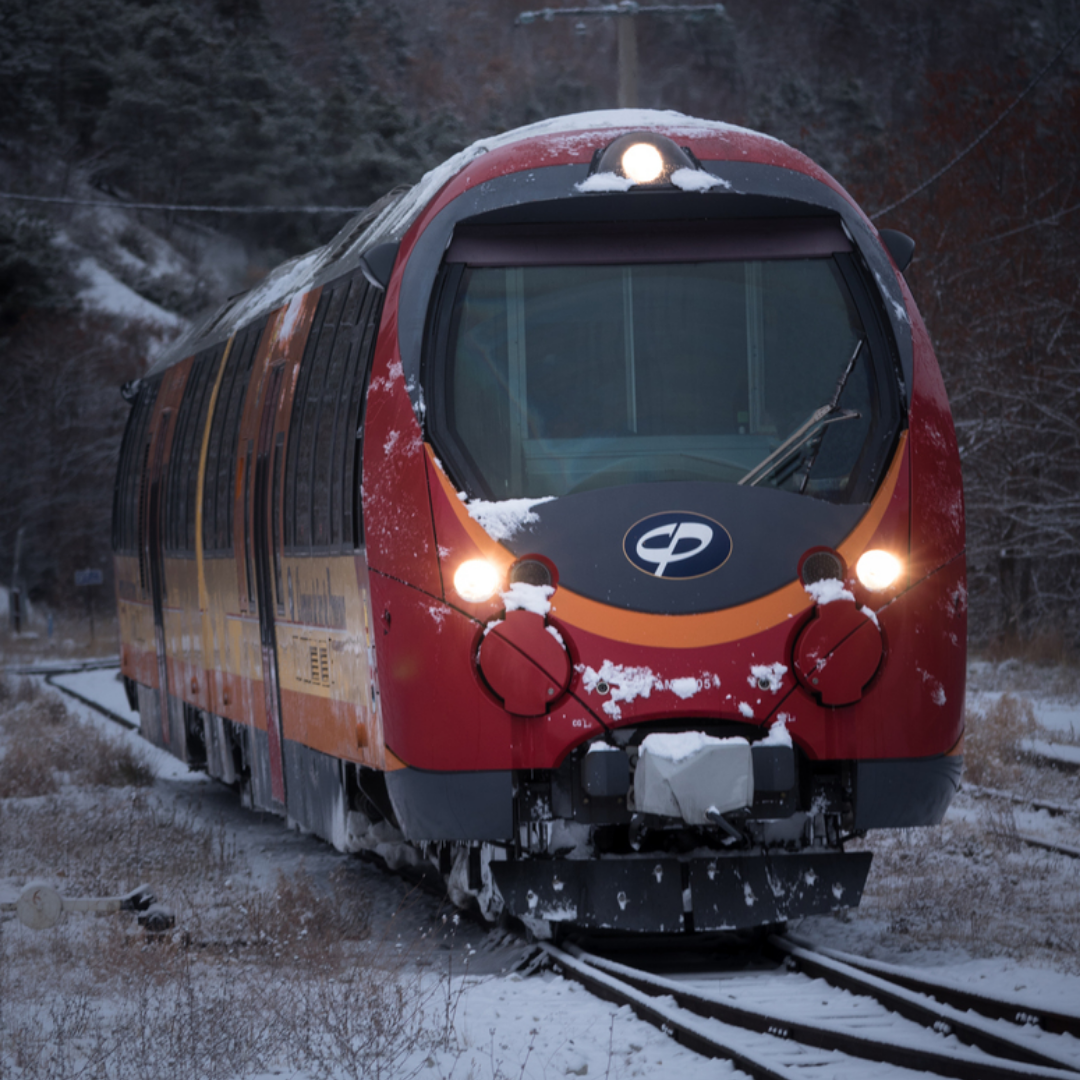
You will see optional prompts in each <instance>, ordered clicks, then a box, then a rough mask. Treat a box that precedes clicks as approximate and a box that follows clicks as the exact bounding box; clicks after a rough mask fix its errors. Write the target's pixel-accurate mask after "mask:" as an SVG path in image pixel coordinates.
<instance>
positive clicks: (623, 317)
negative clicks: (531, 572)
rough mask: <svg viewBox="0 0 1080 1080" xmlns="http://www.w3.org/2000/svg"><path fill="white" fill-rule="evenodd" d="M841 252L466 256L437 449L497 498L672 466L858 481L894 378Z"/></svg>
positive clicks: (761, 476)
mask: <svg viewBox="0 0 1080 1080" xmlns="http://www.w3.org/2000/svg"><path fill="white" fill-rule="evenodd" d="M844 258H847V259H849V260H850V256H847V255H828V256H825V257H814V258H780V259H724V260H722V261H713V262H698V261H695V262H669V263H659V262H657V263H644V264H636V265H635V264H629V265H574V264H569V265H546V266H528V265H525V266H469V265H464V266H461V267H460V268H458V270H457V274H456V277H457V281H456V286H454V285H453V284H452V285H451V288H450V289H447V290H444V295H446V294H447V293H450V295H451V299H450V300H449V301H447V303H449V304H451V305H452V307H450V309H449V312H448V317H447V318H445V319H444V324H445V327H446V329H445V332H444V340H443V342H442V348H441V351H442V354H443V363H442V370H443V372H444V374H443V386H442V388H441V392H442V394H443V400H444V401H445V405H446V417H447V421H446V424H445V426H444V431H445V434H446V436H447V438H448V441H449V442H450V443H451V444H452V446H451V447H450V452H449V453H448V456H450V457H451V459H452V460H455V461H459V462H461V463H462V464H463V465H464V467H465V471H467V472H469V473H471V474H472V477H473V479H474V480H478V481H479V482H480V484H481V485H482V487H483V488H485V489H486V491H485V493H486V494H487V495H489V496H490V497H493V498H498V499H501V498H514V497H520V496H534V497H535V496H544V495H565V494H569V493H574V492H580V491H588V490H592V489H596V488H600V487H610V486H616V485H624V484H635V483H650V482H660V481H668V480H704V481H714V482H721V483H732V484H735V483H740V482H743V483H752V484H755V485H757V486H772V487H779V488H784V489H786V490H791V491H796V492H803V493H806V494H810V495H816V496H818V497H823V498H828V499H833V500H837V501H849V500H851V499H852V498H855V497H862V498H865V497H866V496H865V495H860V496H857V494H856V492H857V489H859V488H860V487H862V488H865V484H862V485H860V484H859V482H858V481H859V478H860V476H861V475H862V473H863V472H864V471H865V469H864V467H863V462H864V460H865V459H866V457H867V448H868V446H870V445H871V444H874V443H875V441H880V439H877V440H875V433H877V435H880V433H881V430H882V427H883V424H882V412H883V408H884V410H885V411H886V412H890V411H891V410H894V409H895V406H893V405H891V404H890V403H891V402H892V401H893V400H894V397H895V395H893V394H890V393H884V394H883V393H882V390H881V388H880V384H881V382H882V381H883V380H882V378H881V372H880V371H877V370H875V363H874V358H873V356H872V350H871V348H869V347H865V343H866V339H867V330H866V327H865V326H864V320H863V319H862V318H860V314H859V310H858V308H857V305H856V303H855V301H854V299H853V296H852V292H851V289H850V288H849V285H848V282H847V280H846V278H845V274H844V268H843V266H842V263H841V259H844ZM849 276H850V274H849ZM878 352H879V353H881V352H884V350H883V349H882V348H880V347H879V348H878ZM882 399H884V400H882ZM890 419H891V417H890ZM887 426H888V427H889V428H890V430H891V429H892V427H893V426H894V425H893V424H891V423H890V424H888V425H887ZM785 444H786V445H785ZM444 452H445V451H444Z"/></svg>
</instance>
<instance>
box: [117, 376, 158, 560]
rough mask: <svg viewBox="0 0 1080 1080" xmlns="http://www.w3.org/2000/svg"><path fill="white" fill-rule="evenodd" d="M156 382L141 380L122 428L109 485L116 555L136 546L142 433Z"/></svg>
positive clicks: (135, 549)
mask: <svg viewBox="0 0 1080 1080" xmlns="http://www.w3.org/2000/svg"><path fill="white" fill-rule="evenodd" d="M160 386H161V379H160V377H158V378H156V379H152V380H151V379H144V380H143V382H142V385H141V386H140V388H139V392H138V396H137V397H136V398H135V402H134V404H133V405H132V407H131V412H130V413H129V414H128V422H127V427H126V428H125V429H124V441H123V443H122V444H121V447H120V464H119V467H118V468H117V471H116V484H115V486H114V488H113V520H112V546H113V551H114V552H116V554H118V555H134V554H136V553H137V552H138V550H139V491H140V489H141V486H142V475H143V471H144V463H145V458H146V437H147V432H148V430H149V427H150V417H151V416H152V415H153V412H154V403H155V402H156V401H157V395H158V389H159V388H160Z"/></svg>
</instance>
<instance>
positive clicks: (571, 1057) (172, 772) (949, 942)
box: [0, 669, 1080, 1080]
mask: <svg viewBox="0 0 1080 1080" xmlns="http://www.w3.org/2000/svg"><path fill="white" fill-rule="evenodd" d="M115 676H116V671H115V669H112V670H102V671H90V672H84V673H79V674H75V675H71V674H68V675H61V676H56V677H55V679H56V681H57V682H60V683H61V684H62V685H64V686H67V687H69V688H71V689H73V690H76V691H77V692H79V693H81V694H83V695H84V696H86V697H88V698H91V699H93V700H97V701H100V702H101V703H102V704H103V705H105V706H106V707H107V708H109V709H110V710H112V711H114V712H116V713H118V714H120V715H122V716H125V717H126V716H129V715H132V714H130V711H129V710H128V708H127V701H126V698H125V695H124V692H123V687H122V685H121V684H120V683H119V682H118V681H117V679H116V677H115ZM980 692H981V693H1001V692H1004V691H1003V690H1002V689H1000V688H998V687H997V686H991V687H988V688H987V689H986V690H976V693H980ZM1024 696H1027V697H1031V698H1032V701H1033V703H1034V705H1035V709H1036V715H1045V714H1044V713H1043V712H1042V710H1043V709H1044V707H1045V704H1046V702H1045V701H1042V700H1040V699H1038V698H1035V697H1033V696H1032V695H1031V694H1025V695H1024ZM1052 703H1053V704H1054V705H1055V708H1058V709H1059V712H1060V714H1061V715H1064V714H1065V712H1066V710H1067V709H1068V708H1074V709H1077V708H1080V706H1077V705H1076V704H1075V703H1070V702H1069V701H1068V700H1067V699H1066V698H1065V697H1063V696H1060V695H1059V696H1057V697H1055V698H1054V699H1053V700H1052ZM68 705H69V708H70V709H71V710H72V711H73V712H76V713H78V714H79V715H80V716H83V717H84V718H85V719H87V720H88V721H89V722H91V723H93V724H95V725H96V726H99V727H100V728H101V729H102V730H106V731H108V732H109V733H110V734H111V735H112V737H115V738H120V739H124V740H131V741H132V742H133V743H135V744H137V745H139V746H141V747H143V748H144V750H145V752H146V754H147V755H148V757H149V760H150V761H151V762H152V764H153V767H154V769H155V771H156V772H157V775H158V780H157V783H156V785H155V786H154V788H153V789H152V797H153V799H154V800H156V804H157V805H159V806H160V807H161V812H162V813H164V812H166V810H167V808H169V807H172V808H173V812H174V813H176V814H178V815H179V816H180V817H182V818H184V819H185V820H186V819H191V820H202V821H205V822H207V823H208V824H207V827H210V828H213V829H214V830H217V832H218V833H220V835H221V836H222V837H223V838H225V839H224V840H223V843H225V842H227V844H228V845H229V846H230V850H231V851H232V852H233V853H234V854H233V860H234V864H235V865H234V866H232V868H231V869H230V870H229V876H228V877H226V878H224V879H223V880H222V879H221V877H220V875H219V879H218V880H217V881H216V884H215V885H214V886H213V887H212V888H211V889H210V891H208V890H207V888H206V887H205V886H202V887H201V886H200V884H199V883H197V882H192V883H191V886H190V895H186V896H181V895H162V896H161V899H162V900H164V901H165V902H167V903H172V904H173V905H175V906H176V907H177V908H178V910H179V911H180V913H181V925H180V926H179V927H178V930H177V934H178V935H179V934H182V933H186V932H188V931H189V930H190V931H192V932H193V933H196V934H197V932H198V929H199V928H200V927H201V926H202V925H203V920H208V919H209V916H207V915H205V911H207V910H209V909H213V910H214V911H218V912H220V911H225V912H226V913H228V912H229V911H230V906H231V908H232V914H233V915H234V916H235V909H236V908H238V907H242V906H243V905H245V904H246V905H248V906H249V907H250V906H251V905H252V904H253V902H254V901H255V900H256V899H257V898H258V896H259V895H260V893H259V890H263V891H264V892H263V894H265V890H268V889H272V888H273V886H274V883H275V881H277V880H279V878H280V875H282V874H285V875H293V874H299V873H306V874H308V875H310V877H311V879H312V880H313V881H314V882H315V883H316V885H317V886H319V887H323V886H326V887H329V883H330V882H332V881H333V880H335V875H336V874H339V873H340V872H341V871H342V870H343V869H344V870H347V871H348V874H349V883H350V887H355V888H356V889H357V890H359V891H362V892H364V893H365V894H366V895H367V896H369V897H370V900H371V904H372V920H371V934H370V937H369V939H368V941H367V943H361V945H358V946H357V947H358V948H367V947H369V945H370V943H372V942H375V943H377V944H378V946H379V947H380V948H382V949H383V951H384V953H389V955H390V956H392V957H397V958H399V959H400V961H401V963H402V964H403V965H405V967H406V968H407V969H408V970H410V971H412V972H413V973H414V975H416V976H417V977H418V978H420V979H422V980H427V982H426V983H425V984H424V985H426V986H428V987H429V989H430V987H431V986H436V987H437V993H435V995H434V997H432V998H430V999H429V1005H428V1008H434V1009H435V1012H436V1013H438V1016H436V1017H434V1020H435V1021H445V1020H446V1019H447V1018H448V1017H449V1019H450V1021H451V1023H450V1030H451V1034H450V1035H449V1036H447V1037H445V1038H443V1040H442V1041H441V1042H439V1043H437V1044H432V1045H428V1046H426V1048H425V1049H424V1050H423V1053H422V1054H420V1056H419V1057H417V1056H413V1057H411V1058H409V1061H408V1064H409V1067H410V1068H411V1067H413V1066H416V1067H418V1068H420V1069H421V1073H420V1075H430V1076H433V1077H436V1076H439V1077H449V1076H451V1075H452V1076H454V1077H465V1076H473V1077H522V1078H536V1080H539V1078H541V1077H554V1076H575V1075H577V1076H590V1077H597V1076H605V1077H611V1078H616V1077H635V1076H661V1075H672V1076H678V1077H680V1078H682V1077H685V1078H687V1080H696V1078H698V1077H706V1076H708V1077H715V1076H741V1075H742V1074H741V1073H739V1072H737V1071H736V1070H734V1069H733V1067H732V1066H730V1065H729V1064H727V1063H722V1062H712V1061H707V1060H705V1059H702V1058H699V1057H698V1056H697V1055H694V1054H692V1053H689V1052H688V1051H686V1050H684V1049H682V1048H681V1047H679V1046H678V1045H677V1044H676V1043H674V1042H673V1041H672V1040H670V1039H669V1038H667V1037H666V1036H665V1035H663V1034H662V1033H661V1032H659V1031H657V1030H656V1029H655V1028H653V1027H651V1026H650V1025H647V1024H645V1023H643V1022H641V1021H639V1020H638V1019H637V1018H636V1017H634V1016H633V1014H632V1013H631V1012H630V1011H629V1010H628V1009H626V1008H625V1007H624V1008H621V1009H619V1008H615V1007H614V1006H612V1005H610V1004H607V1003H604V1002H602V1001H600V1000H599V999H597V998H595V997H593V996H592V995H591V994H589V993H587V992H586V991H584V990H583V989H581V988H580V987H579V986H578V985H577V984H575V983H573V982H570V981H568V980H566V979H564V978H563V977H562V976H561V975H557V974H553V973H551V972H546V973H542V974H538V975H534V976H532V977H528V978H525V977H522V976H521V975H518V974H513V973H512V969H513V968H514V967H515V965H517V964H518V963H519V962H520V961H521V959H522V957H523V956H524V955H525V952H526V949H525V947H524V946H523V945H522V943H521V942H520V941H517V940H515V939H504V938H502V937H501V936H500V935H499V934H497V933H486V932H485V931H483V930H482V929H481V928H480V927H478V926H476V925H475V924H473V923H471V922H470V921H469V920H468V919H465V918H461V917H458V916H456V915H455V913H454V912H453V911H452V910H451V909H449V908H448V907H447V906H446V905H444V904H440V902H439V901H438V899H437V898H435V897H433V896H431V895H430V894H427V893H421V892H419V891H417V890H416V889H415V888H414V887H412V886H410V885H409V884H407V883H406V882H404V881H402V880H401V879H399V878H396V877H392V876H389V875H387V874H385V873H383V872H382V871H381V870H379V869H377V868H376V867H374V866H372V865H370V864H368V863H365V862H362V861H361V860H359V859H356V858H353V857H349V856H343V855H340V854H338V853H337V852H334V851H333V850H332V849H331V848H329V847H328V846H327V845H325V844H322V843H320V842H318V841H316V840H314V839H313V838H312V837H310V836H306V835H303V834H301V833H299V832H297V831H296V830H293V829H289V828H287V827H286V825H285V823H284V822H282V821H281V820H280V819H277V818H273V817H271V816H270V815H261V814H257V813H254V812H252V811H249V810H245V809H243V808H242V807H241V806H240V805H239V802H238V800H237V798H236V796H235V794H234V793H233V792H231V791H229V790H228V789H226V788H224V787H223V786H222V785H220V784H216V783H214V782H212V781H209V780H207V779H206V778H205V777H204V776H202V775H201V774H197V773H191V772H189V771H188V770H187V769H186V768H185V767H184V766H182V765H181V764H180V763H179V762H177V761H176V760H175V759H173V758H172V757H171V756H170V755H168V754H166V753H164V752H163V751H160V750H157V749H155V748H153V747H149V746H148V745H146V744H145V743H143V742H142V740H141V739H140V738H139V736H138V735H137V733H135V732H131V731H121V730H120V729H119V728H118V726H117V725H115V724H112V723H111V722H110V721H108V720H106V719H105V718H104V717H102V716H100V715H99V714H97V713H95V712H94V711H93V710H91V709H89V708H87V707H85V706H82V705H78V704H76V703H74V702H71V701H70V699H68ZM1078 728H1080V725H1078ZM1031 775H1032V776H1035V777H1038V776H1039V775H1041V774H1039V773H1035V772H1032V773H1031ZM1055 783H1056V784H1057V785H1058V787H1057V789H1056V790H1055V798H1056V800H1057V801H1066V802H1071V803H1074V804H1078V805H1080V778H1072V777H1069V776H1065V777H1061V776H1058V777H1057V778H1056V781H1055ZM1070 785H1071V786H1070ZM1070 792H1071V793H1072V794H1071V796H1070V794H1069V793H1070ZM78 799H79V804H80V806H85V809H86V812H87V813H90V812H92V808H93V805H94V797H93V795H92V793H80V794H79V796H78ZM9 801H10V800H9ZM2 807H3V804H0V809H2ZM1077 820H1078V819H1077V817H1076V816H1066V817H1050V816H1049V815H1048V814H1046V813H1044V812H1038V811H1034V810H1031V809H1030V808H1027V807H1020V806H1017V807H1008V806H1005V807H1002V806H998V805H997V804H992V803H991V802H988V801H987V800H984V799H978V798H976V797H975V795H974V794H973V793H972V792H971V791H970V790H965V791H963V792H962V793H961V794H960V796H958V798H957V799H956V800H955V801H954V803H953V806H952V808H950V811H949V813H948V815H947V817H946V821H945V823H944V824H943V825H942V826H940V827H938V828H937V829H932V830H904V831H902V832H900V833H872V834H871V835H870V836H869V838H868V839H867V841H865V846H866V847H867V848H869V849H871V850H874V851H875V864H874V868H873V869H872V871H871V879H870V882H869V883H868V888H867V894H866V897H865V898H864V903H863V906H862V907H861V908H860V909H859V910H858V911H856V912H853V913H847V914H844V915H843V916H841V917H836V918H834V917H817V918H811V919H804V920H801V921H800V922H799V923H797V924H793V927H792V928H793V929H796V930H797V931H798V932H799V933H800V935H802V936H803V937H807V938H809V939H811V940H813V941H815V942H817V943H820V944H822V945H827V946H830V947H832V948H835V949H838V950H842V951H845V952H849V953H853V954H856V955H862V956H867V957H870V958H873V959H876V960H879V961H882V962H886V963H892V964H898V965H901V966H905V967H916V968H919V969H921V970H922V971H923V972H925V973H926V974H928V975H931V976H933V977H936V978H939V979H941V980H942V981H947V982H951V983H958V984H962V985H965V986H969V987H970V988H972V989H974V990H978V991H981V992H983V993H986V994H989V995H992V996H1001V997H1008V998H1010V999H1014V1000H1016V1001H1017V1002H1018V1004H1020V1005H1024V1004H1026V1005H1028V1006H1030V1007H1044V1008H1056V1009H1059V1010H1068V1009H1070V1008H1078V1005H1080V978H1078V977H1077V976H1078V975H1080V955H1078V954H1077V949H1076V941H1077V940H1078V935H1077V929H1078V927H1080V862H1077V861H1076V860H1069V859H1064V858H1062V857H1061V856H1056V855H1052V854H1050V853H1047V852H1041V851H1037V850H1035V849H1032V848H1028V847H1025V846H1024V845H1022V844H1020V843H1019V841H1018V840H1017V834H1024V835H1033V836H1038V837H1042V838H1044V839H1047V840H1058V841H1062V842H1071V843H1073V844H1074V845H1076V846H1080V839H1078V838H1077V837H1076V822H1077ZM987 836H989V837H990V839H989V840H987ZM2 884H3V885H4V886H5V890H4V891H5V892H8V893H10V892H11V891H12V890H13V888H14V886H15V885H16V882H14V881H13V880H11V879H10V878H9V879H8V880H6V881H4V882H3V883H2ZM150 884H151V885H153V884H154V882H153V881H151V882H150ZM118 887H119V883H118ZM236 917H238V916H236ZM101 922H102V920H97V921H93V920H87V919H84V918H83V917H79V916H72V917H69V918H68V920H67V921H66V922H65V924H64V925H63V926H62V927H61V928H59V929H58V930H57V931H51V932H49V933H52V934H61V933H63V934H65V935H66V938H65V942H64V945H63V947H62V948H57V947H56V946H55V944H54V945H53V946H49V945H48V943H47V940H46V939H45V938H43V937H41V936H38V937H37V938H36V939H35V938H33V937H32V936H28V935H32V932H31V931H28V930H25V929H24V928H23V927H21V926H20V925H19V924H17V923H14V922H12V921H7V922H5V923H4V924H3V937H2V938H0V944H5V946H6V947H7V948H9V949H10V948H11V947H12V942H13V940H16V939H17V940H18V941H19V942H21V943H22V944H23V945H26V946H27V947H28V948H29V947H30V945H33V944H34V943H35V942H36V941H41V942H42V947H43V948H46V949H51V952H50V955H51V956H52V957H53V959H52V960H51V961H49V962H50V963H66V964H75V965H78V964H79V963H80V961H79V947H80V942H84V944H85V943H88V942H89V940H91V939H90V938H87V937H86V935H87V934H88V933H89V931H90V930H92V929H93V928H94V927H95V926H96V925H98V923H101ZM958 927H959V930H958V929H957V928H958ZM98 932H99V933H100V931H98ZM199 955H200V957H202V959H201V960H200V963H201V965H202V970H203V976H202V978H203V980H204V981H203V983H202V986H203V990H204V992H206V993H207V994H210V995H212V994H213V993H215V992H217V991H219V990H220V991H222V992H223V987H224V985H225V982H226V981H227V980H229V979H232V978H233V977H234V975H233V974H232V973H235V972H239V971H242V970H248V969H247V968H244V967H243V965H244V964H245V963H249V962H250V963H255V961H254V960H252V959H251V956H252V955H253V954H252V953H251V951H250V950H248V951H247V952H244V951H243V950H241V952H240V953H239V954H238V955H236V956H233V955H230V956H228V957H226V958H225V960H226V961H227V962H223V963H222V964H221V966H220V967H214V966H213V959H212V956H211V954H210V953H201V954H199ZM357 955H358V957H359V956H360V955H362V953H358V954H357ZM64 957H66V959H61V958H64ZM358 962H359V961H358ZM253 970H257V969H253ZM271 970H272V971H274V972H277V973H278V974H280V972H278V969H276V968H273V969H271ZM274 977H275V978H276V977H277V975H274ZM215 980H217V981H216V982H215ZM432 980H435V982H432ZM415 985H416V986H420V983H416V984H415ZM0 991H2V986H0ZM432 1002H434V1003H435V1004H434V1005H432V1004H431V1003H432ZM114 1004H115V1008H116V1010H117V1011H118V1013H119V1012H120V1011H122V1009H123V1008H124V1007H126V1006H125V1004H124V1002H123V1001H122V1000H121V999H120V998H117V999H116V1001H115V1003H114ZM4 1022H5V1023H8V1022H9V1021H8V1020H7V1019H5V1021H4ZM444 1034H445V1033H444ZM418 1053H419V1051H418ZM263 1064H264V1065H265V1066H266V1067H265V1068H262V1067H260V1068H258V1069H249V1070H247V1071H241V1072H237V1073H235V1074H230V1075H229V1078H228V1080H232V1076H233V1075H235V1077H236V1080H240V1078H241V1077H243V1078H244V1080H263V1078H264V1077H267V1078H268V1077H270V1076H275V1077H276V1076H281V1075H287V1076H291V1077H293V1078H294V1080H315V1077H316V1076H318V1077H319V1080H339V1078H341V1077H344V1076H346V1075H350V1070H349V1069H347V1068H346V1067H345V1066H344V1065H342V1066H340V1067H336V1066H334V1067H326V1068H322V1069H313V1068H310V1067H308V1066H300V1065H298V1064H297V1063H296V1062H295V1061H291V1060H290V1059H289V1058H288V1056H287V1055H284V1056H282V1057H281V1059H280V1061H277V1062H264V1063H263ZM875 1068H876V1069H877V1067H875ZM877 1072H878V1073H880V1075H881V1076H882V1077H885V1076H899V1075H903V1074H902V1073H900V1072H893V1071H891V1070H882V1069H877ZM820 1075H821V1076H822V1078H823V1080H824V1078H825V1077H827V1076H836V1077H839V1076H840V1075H842V1073H841V1071H836V1072H830V1071H829V1069H827V1068H826V1069H824V1071H821V1072H820ZM843 1075H846V1074H843Z"/></svg>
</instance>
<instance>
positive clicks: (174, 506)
mask: <svg viewBox="0 0 1080 1080" xmlns="http://www.w3.org/2000/svg"><path fill="white" fill-rule="evenodd" d="M224 351H225V343H224V342H222V343H221V344H220V345H215V346H212V347H211V348H209V349H204V350H203V351H202V352H201V353H199V355H198V356H196V357H195V360H194V362H193V363H192V365H191V372H190V373H189V375H188V380H187V385H186V386H185V387H184V397H183V400H182V401H181V403H180V412H179V414H178V415H177V418H176V434H175V435H174V436H173V444H172V453H171V455H170V458H169V472H168V480H167V488H166V499H165V551H166V553H167V554H169V555H194V554H195V495H196V492H197V490H198V478H199V477H198V470H199V455H200V453H201V452H202V441H203V432H204V431H205V429H206V414H207V410H208V409H209V407H210V397H211V394H212V392H213V389H214V380H215V379H216V377H217V373H218V365H219V364H220V363H221V356H222V353H223V352H224Z"/></svg>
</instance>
